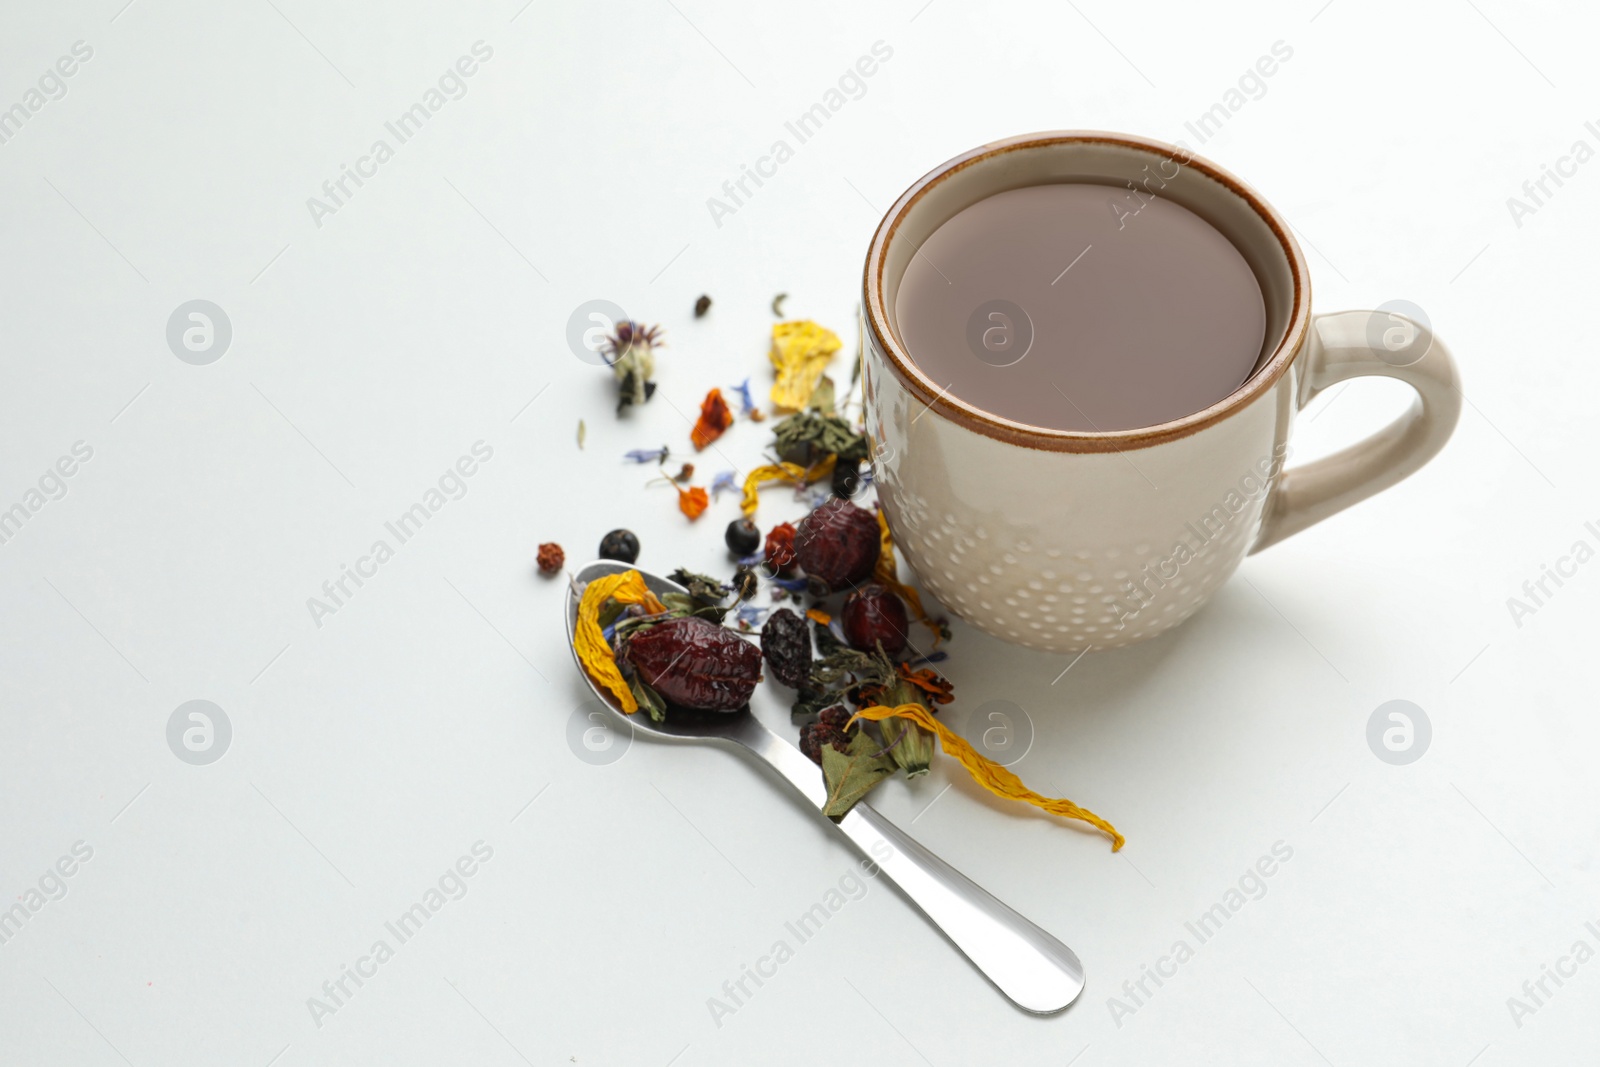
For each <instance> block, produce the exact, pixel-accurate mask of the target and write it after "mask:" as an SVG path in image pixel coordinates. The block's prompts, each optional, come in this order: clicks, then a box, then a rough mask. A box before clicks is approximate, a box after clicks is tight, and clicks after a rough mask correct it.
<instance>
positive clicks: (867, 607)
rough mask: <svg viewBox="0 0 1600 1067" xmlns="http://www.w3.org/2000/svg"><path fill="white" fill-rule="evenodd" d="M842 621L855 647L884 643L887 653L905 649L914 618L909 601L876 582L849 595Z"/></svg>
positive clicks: (873, 647) (867, 649)
mask: <svg viewBox="0 0 1600 1067" xmlns="http://www.w3.org/2000/svg"><path fill="white" fill-rule="evenodd" d="M839 625H840V626H842V627H843V628H844V639H845V640H846V641H848V642H850V647H851V648H854V649H859V650H860V651H862V652H872V651H875V650H876V649H877V647H878V645H879V644H882V645H883V651H884V653H885V654H886V655H889V656H898V655H899V654H900V653H901V652H904V651H905V647H906V630H907V629H908V628H909V627H910V619H908V618H907V616H906V605H905V602H904V601H902V600H901V599H900V598H899V597H897V596H895V595H894V594H893V593H891V592H889V590H887V589H885V588H884V587H883V586H881V585H879V584H877V583H876V582H874V583H872V584H871V585H864V586H862V587H861V588H860V589H857V590H856V591H855V592H853V593H851V594H850V596H849V597H848V598H846V599H845V602H844V610H843V611H841V612H840V613H839Z"/></svg>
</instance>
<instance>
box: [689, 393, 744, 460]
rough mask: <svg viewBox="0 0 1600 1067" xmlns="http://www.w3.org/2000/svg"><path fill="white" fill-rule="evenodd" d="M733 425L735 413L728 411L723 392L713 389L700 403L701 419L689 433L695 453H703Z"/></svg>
mask: <svg viewBox="0 0 1600 1067" xmlns="http://www.w3.org/2000/svg"><path fill="white" fill-rule="evenodd" d="M732 425H733V412H731V411H729V410H728V402H727V401H726V400H724V399H723V398H722V390H721V389H712V390H711V391H710V392H709V393H707V394H706V398H705V400H703V401H701V403H700V418H699V419H698V420H697V421H696V422H695V424H694V429H692V430H691V431H689V440H690V441H692V442H693V443H694V447H695V451H697V452H698V451H701V450H703V449H704V448H705V447H706V445H709V444H710V443H711V442H712V441H715V440H716V439H717V438H719V437H721V436H722V434H723V431H725V430H726V429H727V428H728V427H729V426H732Z"/></svg>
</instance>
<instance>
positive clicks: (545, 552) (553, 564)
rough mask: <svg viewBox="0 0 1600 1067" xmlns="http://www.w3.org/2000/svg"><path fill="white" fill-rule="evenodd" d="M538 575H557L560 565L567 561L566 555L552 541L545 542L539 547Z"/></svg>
mask: <svg viewBox="0 0 1600 1067" xmlns="http://www.w3.org/2000/svg"><path fill="white" fill-rule="evenodd" d="M538 559H539V573H540V574H557V573H559V572H560V570H561V565H562V564H563V563H565V562H566V561H567V554H566V553H565V552H563V551H561V546H560V545H558V544H556V543H555V542H554V541H546V542H545V543H544V544H542V545H540V546H539V557H538Z"/></svg>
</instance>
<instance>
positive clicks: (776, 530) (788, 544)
mask: <svg viewBox="0 0 1600 1067" xmlns="http://www.w3.org/2000/svg"><path fill="white" fill-rule="evenodd" d="M794 532H795V531H794V524H793V523H789V522H781V523H779V524H778V525H776V526H774V527H773V528H772V529H770V530H768V531H767V566H768V567H771V568H772V573H774V574H779V575H782V576H784V577H785V578H787V577H788V576H789V575H791V574H793V573H794V560H795V554H794Z"/></svg>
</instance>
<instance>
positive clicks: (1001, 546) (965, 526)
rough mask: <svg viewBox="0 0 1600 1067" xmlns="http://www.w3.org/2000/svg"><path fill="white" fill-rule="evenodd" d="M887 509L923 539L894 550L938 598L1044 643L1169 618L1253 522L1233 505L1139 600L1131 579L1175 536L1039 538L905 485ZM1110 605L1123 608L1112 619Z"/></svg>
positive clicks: (1202, 588) (1207, 583) (1179, 616)
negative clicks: (931, 502)
mask: <svg viewBox="0 0 1600 1067" xmlns="http://www.w3.org/2000/svg"><path fill="white" fill-rule="evenodd" d="M891 509H892V510H893V511H894V512H895V518H896V520H897V521H898V523H899V524H901V525H903V526H904V527H905V529H906V531H907V533H909V534H912V535H913V536H915V537H917V538H921V539H924V540H925V541H926V552H924V551H922V550H921V549H919V548H917V547H914V546H912V545H911V544H909V543H906V542H909V541H910V540H911V538H909V537H907V538H902V544H903V554H904V555H905V556H906V561H907V562H908V563H909V564H910V565H911V566H912V568H913V569H914V570H915V571H916V573H917V576H918V577H919V578H920V579H921V581H922V585H923V588H925V589H926V590H927V591H928V592H930V593H932V594H933V595H934V596H935V597H937V598H938V600H939V601H940V603H942V604H944V605H945V606H946V607H948V608H949V609H950V610H951V611H953V612H954V613H956V614H957V615H959V616H961V617H962V618H963V619H966V620H967V621H969V622H971V623H973V624H974V625H976V626H978V627H979V628H980V629H983V630H987V631H989V632H990V633H993V634H994V635H995V636H997V637H1003V638H1006V639H1007V640H1011V641H1015V642H1017V643H1019V644H1023V645H1028V646H1031V647H1034V648H1042V649H1048V650H1052V651H1063V650H1076V649H1083V648H1088V647H1090V646H1093V647H1095V648H1115V647H1118V646H1121V645H1127V644H1131V643H1133V642H1135V641H1139V640H1142V639H1143V638H1146V637H1152V636H1154V635H1155V634H1158V633H1160V632H1162V631H1163V630H1166V629H1169V628H1170V627H1173V626H1176V625H1177V624H1178V623H1180V622H1182V621H1184V620H1185V619H1187V618H1188V617H1189V616H1190V615H1192V614H1194V612H1195V611H1196V610H1197V609H1198V608H1199V607H1200V605H1201V604H1203V603H1204V602H1205V600H1206V598H1207V597H1209V596H1210V595H1211V593H1212V592H1214V591H1215V590H1216V588H1217V587H1218V586H1219V585H1221V584H1222V583H1223V582H1224V581H1226V580H1227V578H1228V576H1229V575H1230V574H1232V573H1233V571H1234V569H1235V568H1236V567H1237V566H1238V565H1239V562H1240V560H1242V559H1243V558H1244V556H1245V553H1246V552H1247V551H1248V549H1249V545H1250V541H1251V539H1252V537H1253V534H1254V529H1255V525H1256V524H1255V522H1254V521H1253V520H1254V510H1255V509H1246V510H1245V511H1243V512H1241V513H1240V514H1239V515H1237V516H1235V517H1234V519H1233V521H1231V522H1229V523H1228V524H1227V525H1226V526H1225V527H1223V529H1222V531H1221V532H1220V533H1219V534H1218V535H1217V536H1216V537H1214V538H1212V539H1211V540H1209V541H1208V542H1206V544H1205V545H1204V546H1203V547H1202V548H1201V549H1199V550H1198V551H1196V552H1195V553H1194V555H1193V558H1191V559H1190V560H1189V561H1188V562H1187V563H1184V564H1183V565H1181V566H1179V567H1178V568H1177V570H1176V573H1175V574H1174V575H1173V576H1172V577H1171V578H1161V579H1160V584H1159V585H1156V584H1155V580H1154V578H1152V579H1151V584H1150V585H1148V586H1146V589H1147V595H1146V597H1145V598H1144V599H1143V600H1142V601H1141V600H1140V599H1139V598H1137V597H1135V596H1134V593H1133V583H1134V582H1136V581H1138V580H1139V579H1141V578H1142V577H1144V576H1145V575H1146V573H1147V572H1146V570H1145V568H1146V567H1150V568H1152V570H1151V571H1150V572H1148V573H1150V574H1152V575H1156V573H1157V572H1156V571H1155V570H1154V568H1155V567H1156V566H1157V565H1159V563H1160V562H1161V561H1162V560H1163V559H1166V558H1168V557H1170V556H1171V554H1172V551H1173V548H1174V545H1175V544H1176V542H1174V545H1162V546H1156V545H1148V544H1137V545H1133V546H1131V547H1127V548H1110V547H1100V548H1091V547H1078V548H1073V549H1065V548H1040V547H1038V546H1037V545H1035V544H1034V543H1033V541H1032V540H1030V539H1029V537H1028V535H1027V532H1026V531H1025V530H1022V529H1019V528H1017V527H1014V526H1012V525H1010V524H1007V523H1004V522H1003V521H997V520H996V517H995V516H993V515H988V516H984V517H982V518H980V517H979V516H977V515H975V514H974V515H969V516H966V517H961V516H957V515H956V514H954V513H952V512H944V513H942V514H941V513H937V512H935V511H933V510H932V509H930V508H929V507H928V505H927V503H926V502H925V501H923V500H920V499H918V498H916V497H911V496H909V495H908V494H904V493H901V494H898V495H897V496H896V498H895V500H894V501H893V503H892V504H891ZM1167 570H1168V571H1169V572H1170V570H1171V568H1167ZM1141 603H1142V604H1143V606H1142V607H1141V606H1140V605H1141ZM1118 605H1122V606H1123V607H1124V608H1125V609H1126V610H1127V611H1128V612H1129V613H1131V614H1129V615H1128V617H1127V618H1126V620H1125V621H1124V622H1123V623H1122V624H1120V625H1119V623H1118V620H1119V618H1122V617H1123V612H1119V610H1118Z"/></svg>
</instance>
